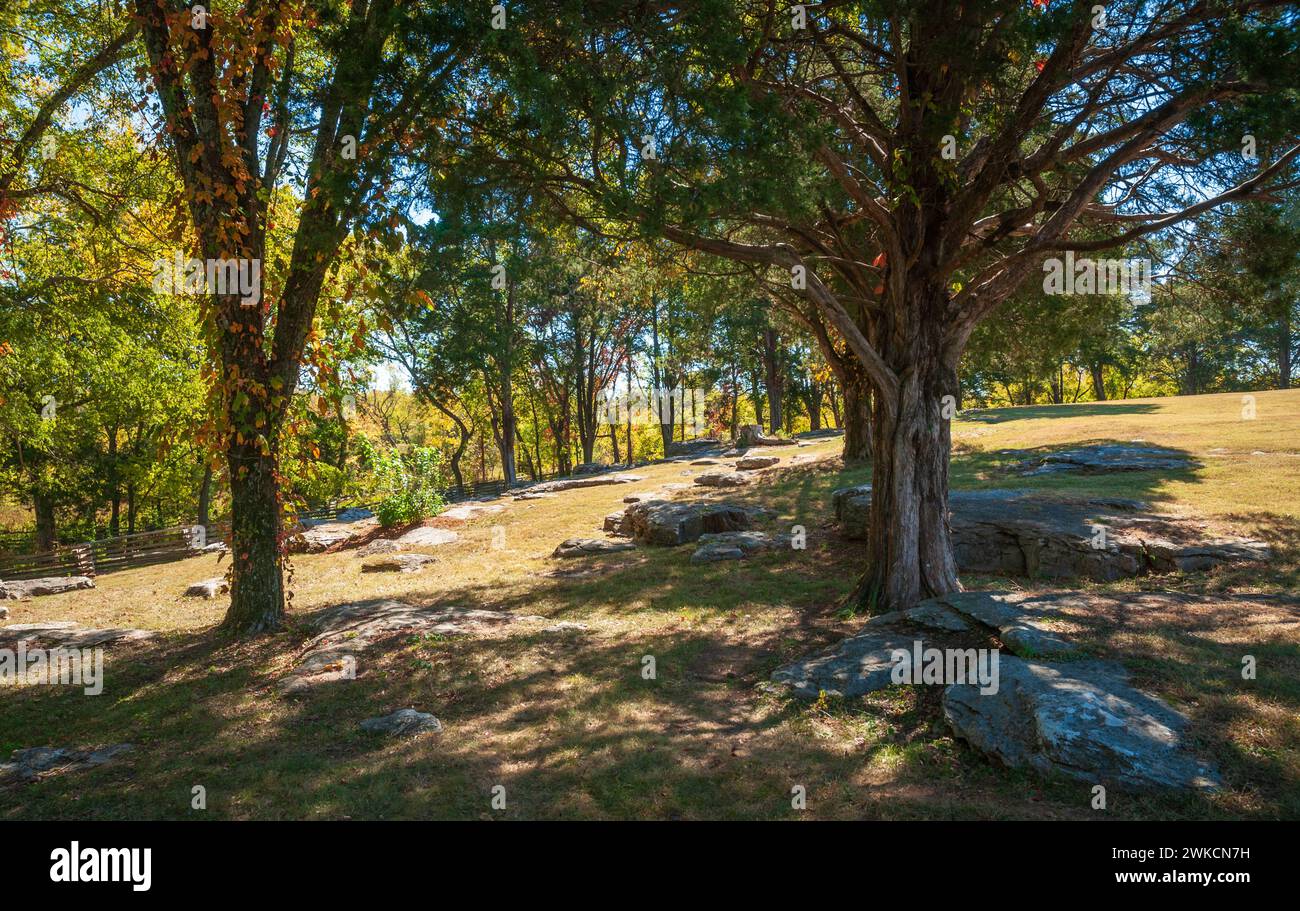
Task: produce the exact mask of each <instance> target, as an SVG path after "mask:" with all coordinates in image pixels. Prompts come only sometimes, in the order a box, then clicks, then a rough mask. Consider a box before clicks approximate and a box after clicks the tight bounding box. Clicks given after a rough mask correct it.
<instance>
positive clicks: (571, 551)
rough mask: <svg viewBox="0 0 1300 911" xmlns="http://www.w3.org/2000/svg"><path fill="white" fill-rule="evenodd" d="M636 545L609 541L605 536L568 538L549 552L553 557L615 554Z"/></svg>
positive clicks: (631, 548)
mask: <svg viewBox="0 0 1300 911" xmlns="http://www.w3.org/2000/svg"><path fill="white" fill-rule="evenodd" d="M635 548H636V545H635V544H633V543H631V542H630V541H610V540H608V539H607V538H569V539H568V540H567V541H563V542H561V543H560V545H559V546H558V547H556V548H555V552H554V553H553V554H551V556H553V557H590V556H593V555H595V554H616V553H619V552H620V551H624V550H634V549H635Z"/></svg>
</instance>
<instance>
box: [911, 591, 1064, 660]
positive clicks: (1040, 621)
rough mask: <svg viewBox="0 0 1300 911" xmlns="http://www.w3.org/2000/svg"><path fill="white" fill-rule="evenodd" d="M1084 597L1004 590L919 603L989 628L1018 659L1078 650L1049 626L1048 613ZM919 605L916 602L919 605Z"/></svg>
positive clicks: (1049, 615)
mask: <svg viewBox="0 0 1300 911" xmlns="http://www.w3.org/2000/svg"><path fill="white" fill-rule="evenodd" d="M1084 597H1086V596H1076V595H1073V594H1065V595H1052V594H1047V595H1034V596H1027V595H1025V594H1023V593H1005V592H982V591H974V592H956V593H954V594H951V595H943V596H942V597H939V598H932V599H931V600H929V601H923V602H921V605H932V604H942V605H944V606H945V607H948V608H951V609H952V610H954V611H956V612H957V613H959V614H962V615H963V616H966V617H969V618H971V619H972V620H975V621H977V622H978V623H981V624H983V625H984V626H986V627H989V628H990V629H991V630H993V631H994V632H996V633H997V635H998V637H999V638H1000V639H1001V640H1002V642H1003V643H1004V644H1005V645H1006V647H1007V648H1009V649H1011V651H1013V652H1015V653H1016V654H1017V655H1019V656H1021V657H1022V658H1037V657H1047V656H1052V655H1068V654H1072V653H1074V652H1077V651H1078V650H1079V648H1078V646H1077V645H1075V644H1074V643H1073V642H1070V641H1068V640H1067V639H1065V638H1063V637H1062V636H1061V634H1060V633H1057V632H1055V631H1053V630H1052V629H1051V626H1050V624H1051V621H1052V615H1053V614H1054V613H1056V612H1057V611H1058V610H1059V609H1060V607H1062V606H1066V605H1068V604H1069V603H1071V602H1074V601H1078V600H1081V599H1082V598H1084ZM919 606H920V605H918V607H919Z"/></svg>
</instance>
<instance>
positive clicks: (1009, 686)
mask: <svg viewBox="0 0 1300 911" xmlns="http://www.w3.org/2000/svg"><path fill="white" fill-rule="evenodd" d="M999 677H1000V679H999V685H998V689H997V692H996V693H981V692H980V691H979V689H978V687H976V686H973V685H971V684H968V683H967V684H955V685H952V686H949V687H948V688H947V689H946V690H944V694H943V713H944V717H945V718H946V719H947V721H948V724H949V725H951V726H952V729H953V732H954V733H955V734H956V735H957V736H958V737H960V738H962V739H963V740H965V741H966V742H968V743H969V744H970V745H971V746H973V747H975V748H976V749H978V750H980V751H981V752H984V753H986V754H988V755H990V756H993V757H995V758H997V759H998V760H1000V761H1002V762H1003V763H1005V764H1006V765H1009V766H1016V767H1028V768H1032V769H1034V770H1036V771H1038V772H1040V773H1043V774H1048V773H1055V774H1060V775H1065V776H1068V777H1070V778H1075V779H1078V780H1080V781H1085V782H1089V783H1093V784H1106V783H1114V784H1118V785H1121V786H1124V787H1128V788H1132V789H1135V790H1143V789H1151V788H1208V787H1214V786H1216V785H1217V783H1218V775H1217V773H1216V772H1215V770H1214V768H1213V767H1212V766H1211V765H1210V764H1209V763H1206V762H1202V761H1200V760H1198V759H1197V758H1196V757H1195V756H1193V755H1192V754H1191V753H1190V752H1188V750H1187V744H1186V742H1185V735H1186V729H1187V718H1186V717H1185V716H1184V715H1183V714H1181V713H1180V712H1177V711H1175V710H1174V709H1172V708H1171V707H1170V706H1168V705H1167V704H1166V703H1164V702H1162V701H1161V700H1159V699H1157V698H1156V697H1154V696H1151V695H1149V694H1147V693H1143V692H1141V691H1139V690H1136V689H1134V688H1133V687H1132V686H1130V685H1129V682H1128V674H1127V672H1126V671H1125V670H1124V669H1123V668H1122V667H1121V666H1119V665H1117V664H1115V663H1113V662H1109V661H1070V662H1066V663H1063V664H1053V665H1048V664H1042V663H1038V662H1033V661H1024V660H1022V659H1020V658H1017V657H1015V656H1012V655H1007V656H1003V658H1002V661H1001V662H1000V666H999Z"/></svg>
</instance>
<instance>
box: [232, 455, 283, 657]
mask: <svg viewBox="0 0 1300 911" xmlns="http://www.w3.org/2000/svg"><path fill="white" fill-rule="evenodd" d="M226 460H227V464H228V465H229V467H230V558H231V563H232V564H233V565H234V575H233V581H232V582H231V585H230V610H228V611H227V612H226V619H225V620H224V621H223V623H222V626H223V627H224V628H226V629H227V630H229V631H231V632H235V633H241V634H243V633H263V632H268V631H271V630H275V629H278V628H279V627H280V625H281V623H282V622H283V620H284V582H283V577H282V576H281V572H280V571H281V568H282V566H281V564H282V562H283V561H282V559H281V556H280V492H279V488H278V487H277V486H276V471H275V453H274V451H272V452H271V454H270V455H267V454H264V453H263V452H262V451H261V450H260V449H259V448H258V447H257V445H256V444H254V443H253V442H252V441H246V442H244V443H237V442H233V441H232V442H231V443H230V447H229V449H228V451H227V452H226Z"/></svg>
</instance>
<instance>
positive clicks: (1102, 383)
mask: <svg viewBox="0 0 1300 911" xmlns="http://www.w3.org/2000/svg"><path fill="white" fill-rule="evenodd" d="M1090 369H1091V370H1092V394H1093V397H1094V398H1096V400H1097V401H1099V402H1104V401H1106V376H1105V374H1104V373H1103V372H1102V369H1101V364H1093V365H1092V366H1091V368H1090Z"/></svg>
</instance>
